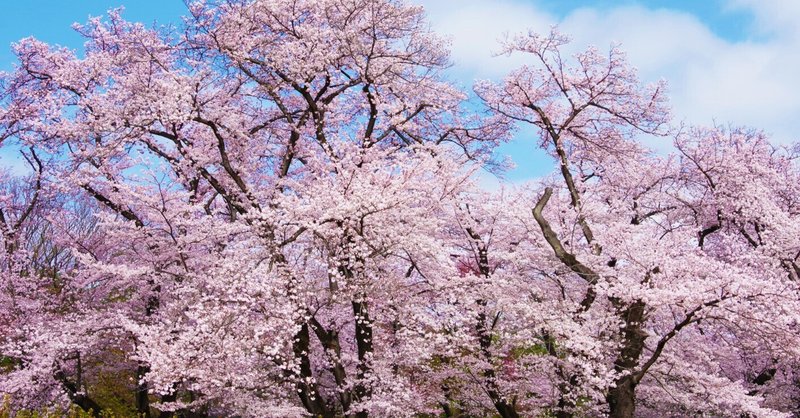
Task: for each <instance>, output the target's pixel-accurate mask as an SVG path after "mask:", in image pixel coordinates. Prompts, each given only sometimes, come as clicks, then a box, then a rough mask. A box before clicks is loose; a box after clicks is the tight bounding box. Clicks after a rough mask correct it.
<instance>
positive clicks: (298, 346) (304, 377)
mask: <svg viewBox="0 0 800 418" xmlns="http://www.w3.org/2000/svg"><path fill="white" fill-rule="evenodd" d="M309 343H310V338H309V334H308V325H307V324H303V325H302V326H301V327H300V331H299V332H298V333H297V334H296V335H295V337H294V343H293V344H292V350H293V352H294V355H295V357H296V358H297V359H299V360H300V375H299V376H295V381H296V383H295V387H296V389H297V395H298V396H299V397H300V402H302V404H303V406H304V407H305V408H306V411H308V413H309V414H311V415H312V416H313V417H325V418H328V417H330V418H332V417H333V416H334V414H333V412H331V411H329V410H328V408H327V407H326V406H325V403H324V402H323V401H322V397H321V396H320V395H319V391H318V390H317V385H315V384H314V383H311V379H312V378H313V376H312V373H311V361H310V360H309V358H308V353H309V350H310V348H309Z"/></svg>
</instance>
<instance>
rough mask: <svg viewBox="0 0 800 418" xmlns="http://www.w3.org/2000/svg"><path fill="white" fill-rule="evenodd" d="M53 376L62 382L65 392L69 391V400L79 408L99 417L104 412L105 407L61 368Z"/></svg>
mask: <svg viewBox="0 0 800 418" xmlns="http://www.w3.org/2000/svg"><path fill="white" fill-rule="evenodd" d="M53 377H54V378H55V379H56V381H58V382H59V383H61V387H62V388H63V389H64V392H66V393H67V397H68V398H69V400H70V401H71V402H72V403H73V404H75V405H77V406H78V407H79V408H81V409H83V410H84V411H86V412H88V413H89V414H91V415H92V416H95V417H99V416H100V415H101V414H102V413H103V408H102V407H101V406H100V404H98V403H97V402H96V401H95V400H94V399H92V398H91V397H89V395H87V394H86V393H85V392H83V391H81V390H80V388H79V387H78V385H77V384H75V383H73V382H70V381H69V379H68V378H67V375H66V374H64V371H63V370H61V369H60V368H59V369H57V370H56V371H55V373H53Z"/></svg>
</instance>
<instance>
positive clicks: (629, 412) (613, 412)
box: [606, 376, 636, 418]
mask: <svg viewBox="0 0 800 418" xmlns="http://www.w3.org/2000/svg"><path fill="white" fill-rule="evenodd" d="M606 401H608V407H609V418H632V417H633V413H634V412H635V410H636V383H634V381H633V378H632V377H631V376H625V377H624V378H622V379H621V380H619V381H618V382H617V386H615V387H614V388H612V389H611V390H609V391H608V395H607V396H606Z"/></svg>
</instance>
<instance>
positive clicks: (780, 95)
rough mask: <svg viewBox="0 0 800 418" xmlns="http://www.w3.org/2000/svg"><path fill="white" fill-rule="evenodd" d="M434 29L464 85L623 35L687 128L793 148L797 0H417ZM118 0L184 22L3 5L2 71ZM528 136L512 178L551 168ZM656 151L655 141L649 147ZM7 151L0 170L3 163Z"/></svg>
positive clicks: (797, 121) (12, 1)
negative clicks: (528, 55)
mask: <svg viewBox="0 0 800 418" xmlns="http://www.w3.org/2000/svg"><path fill="white" fill-rule="evenodd" d="M417 1H420V2H421V3H422V4H424V5H425V7H426V8H427V9H428V10H429V14H430V21H431V24H432V27H433V29H434V30H436V31H438V32H440V33H442V34H444V35H445V36H448V37H450V38H451V39H452V47H453V61H454V63H455V65H454V67H453V69H452V71H451V75H450V76H451V78H452V79H454V80H455V81H456V82H457V83H459V84H461V85H463V86H464V87H465V88H469V86H471V85H472V83H473V81H474V80H475V79H499V78H500V77H502V75H503V74H504V73H505V72H507V71H508V70H510V69H512V68H514V67H515V66H517V65H519V64H521V63H523V62H524V59H522V58H521V57H509V58H506V57H501V58H492V51H493V49H494V48H496V41H497V40H498V39H499V38H501V37H502V36H503V34H504V33H507V32H512V33H513V32H516V31H521V30H526V29H527V28H532V29H534V30H536V31H540V32H544V31H547V30H548V29H549V27H550V25H553V24H558V25H559V26H560V28H561V30H562V31H563V32H565V33H567V34H570V35H571V36H572V37H573V38H574V45H575V46H576V48H584V47H585V46H586V45H588V44H594V45H596V46H598V47H600V48H604V47H607V46H608V44H610V43H611V42H620V43H622V45H623V49H625V50H627V51H628V54H629V58H630V60H631V62H632V63H633V65H635V66H636V67H637V68H639V69H640V73H641V76H642V79H643V80H645V81H655V80H657V79H659V78H665V79H667V80H668V81H669V83H670V92H671V98H672V104H673V107H674V116H675V118H676V120H677V121H684V122H687V123H698V124H711V123H715V122H716V123H720V124H726V123H729V122H732V123H734V124H746V125H750V126H754V127H758V128H763V129H765V130H766V131H768V132H769V133H772V134H774V137H775V141H776V142H779V143H789V142H791V141H792V140H793V139H794V138H795V137H796V136H795V132H797V131H798V129H800V118H798V117H797V115H798V114H799V112H800V99H798V98H797V97H795V96H800V95H796V94H795V93H794V92H795V91H800V82H798V81H796V80H795V79H796V78H797V77H796V76H795V72H796V71H797V68H800V56H798V53H797V51H800V29H798V27H797V26H798V25H797V24H796V22H797V21H800V1H790V0H786V1H781V0H417ZM118 6H124V7H125V12H124V14H123V16H124V17H125V18H126V19H128V20H133V21H141V22H145V23H153V22H158V23H160V24H170V23H177V22H180V16H181V15H182V14H183V13H184V11H185V6H184V3H183V0H73V1H65V0H27V1H17V0H0V11H1V13H0V70H10V69H11V68H12V65H13V62H14V57H13V55H12V54H11V50H10V44H11V43H12V42H14V41H17V40H19V39H21V38H23V37H26V36H35V37H36V38H39V39H41V40H44V41H46V42H50V43H57V44H61V45H64V46H67V47H69V48H73V49H77V50H80V48H81V46H82V42H83V41H82V40H81V38H80V36H79V35H78V34H77V33H75V32H74V31H73V30H72V29H71V25H72V24H73V23H74V22H85V21H86V20H87V18H88V17H89V16H97V15H102V14H103V13H104V12H105V11H106V10H108V9H110V8H114V7H118ZM529 135H530V133H529V132H521V134H520V135H518V138H516V139H515V140H514V141H512V142H511V143H509V144H506V145H504V146H503V147H501V149H500V152H501V153H503V154H508V155H510V156H511V157H512V159H513V160H514V161H515V162H516V163H517V168H516V169H515V170H513V171H511V172H510V173H508V176H507V178H508V180H510V181H521V180H525V179H530V178H532V177H536V176H540V175H542V174H545V173H547V172H549V171H550V170H551V167H552V166H551V165H549V164H547V163H546V162H545V161H544V160H543V158H542V156H541V154H537V153H536V152H535V151H534V149H533V148H534V145H533V142H532V141H531V140H529V138H526V136H529ZM654 147H655V148H663V145H660V144H654ZM11 163H12V159H10V157H9V155H8V154H7V153H6V155H5V156H3V155H2V154H0V165H3V164H11Z"/></svg>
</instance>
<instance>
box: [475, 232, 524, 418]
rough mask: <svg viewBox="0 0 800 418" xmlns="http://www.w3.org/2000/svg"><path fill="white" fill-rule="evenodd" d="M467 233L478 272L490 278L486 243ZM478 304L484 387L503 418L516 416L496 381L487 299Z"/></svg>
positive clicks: (476, 326) (477, 320) (512, 405)
mask: <svg viewBox="0 0 800 418" xmlns="http://www.w3.org/2000/svg"><path fill="white" fill-rule="evenodd" d="M467 234H468V235H469V237H470V238H472V239H473V240H474V241H475V244H476V246H477V254H476V261H477V263H478V272H479V273H480V275H481V276H483V277H484V278H486V279H489V278H490V274H491V268H490V265H489V250H488V248H487V247H486V245H485V244H484V243H483V242H482V241H481V237H480V235H478V233H476V232H475V231H474V230H472V229H471V228H467ZM477 304H478V306H479V309H480V311H479V312H478V316H477V318H476V325H475V332H476V334H477V335H478V343H479V345H480V348H481V354H482V355H483V358H484V359H485V360H486V362H487V363H489V367H487V368H486V369H485V370H483V371H482V372H481V375H482V376H483V380H484V389H485V390H486V393H487V394H488V395H489V398H490V399H491V400H492V404H493V405H494V407H495V409H496V410H497V412H498V413H499V414H500V416H501V417H503V418H516V417H518V416H519V414H518V413H517V411H516V408H515V405H514V403H508V401H507V400H506V399H505V398H504V397H503V396H502V395H501V394H500V391H499V389H498V387H497V382H496V375H495V371H494V368H493V366H492V365H491V364H492V353H491V350H490V348H491V346H492V329H491V328H493V326H492V327H490V326H488V325H487V321H488V317H487V315H486V301H485V300H478V301H477ZM498 318H499V316H496V317H495V319H494V321H493V324H494V323H496V321H497V319H498Z"/></svg>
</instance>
